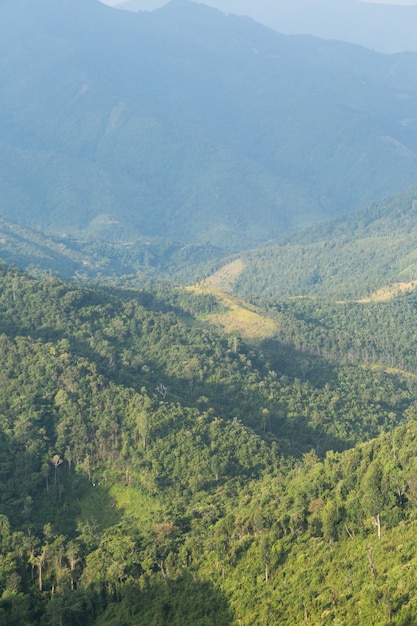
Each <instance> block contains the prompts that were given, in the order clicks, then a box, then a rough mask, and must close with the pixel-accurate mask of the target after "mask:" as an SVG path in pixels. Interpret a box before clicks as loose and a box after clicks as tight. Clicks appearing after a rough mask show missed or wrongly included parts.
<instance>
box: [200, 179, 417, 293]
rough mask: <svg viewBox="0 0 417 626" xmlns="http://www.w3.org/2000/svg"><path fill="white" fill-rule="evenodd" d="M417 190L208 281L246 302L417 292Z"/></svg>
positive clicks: (301, 235) (263, 251)
mask: <svg viewBox="0 0 417 626" xmlns="http://www.w3.org/2000/svg"><path fill="white" fill-rule="evenodd" d="M416 247H417V189H416V188H415V187H413V188H410V189H409V190H407V191H406V192H403V193H400V194H396V195H394V196H389V197H387V198H385V199H383V200H379V201H376V202H373V203H371V204H370V205H368V206H366V207H365V208H364V209H361V210H359V211H356V212H353V213H351V214H349V215H346V216H341V217H338V218H335V219H334V220H330V221H327V222H322V223H319V224H317V225H316V226H313V227H311V228H309V229H306V230H304V231H301V232H298V233H293V234H289V235H287V236H285V237H282V238H281V239H280V240H279V241H277V242H272V243H270V244H268V245H266V246H263V247H260V248H258V249H254V250H251V251H249V252H247V253H245V254H243V255H239V256H238V257H237V258H234V259H233V261H231V262H230V263H227V264H225V265H224V266H223V267H222V268H220V269H219V270H218V271H217V272H215V273H214V274H213V275H212V276H210V277H209V278H208V279H207V283H208V284H211V285H215V286H216V287H217V288H220V289H224V290H226V291H228V292H229V293H235V294H239V295H240V296H241V297H246V298H249V297H250V298H253V297H255V298H257V297H261V298H262V297H267V298H272V299H277V298H281V297H283V296H307V295H309V296H320V297H324V298H331V299H334V298H336V299H340V300H343V299H364V298H368V299H369V298H371V299H379V300H383V299H389V298H390V297H392V296H394V295H398V294H400V293H407V292H410V291H413V290H414V289H415V288H416V285H417V283H416V277H417V265H416Z"/></svg>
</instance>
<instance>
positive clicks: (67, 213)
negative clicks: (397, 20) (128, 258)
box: [0, 0, 417, 252]
mask: <svg viewBox="0 0 417 626" xmlns="http://www.w3.org/2000/svg"><path fill="white" fill-rule="evenodd" d="M22 16H24V19H23V17H22ZM0 52H1V56H2V58H3V61H4V62H3V63H2V64H1V66H0V85H1V87H0V96H1V99H0V101H1V118H0V119H1V121H0V130H1V135H0V136H1V141H0V156H1V159H2V163H3V167H2V171H1V173H0V178H1V180H0V184H1V189H2V194H1V202H0V211H1V215H2V217H3V218H4V219H6V220H9V221H13V222H14V223H17V224H20V225H21V226H25V227H30V228H32V229H40V230H42V231H47V232H48V233H49V234H54V235H56V234H59V235H63V234H64V233H66V234H76V235H77V236H78V235H80V233H81V234H82V235H83V237H99V238H101V239H102V240H105V241H108V242H113V243H114V242H116V243H120V242H123V243H135V242H136V241H139V240H140V241H147V240H149V238H153V237H162V238H163V239H165V240H175V241H181V242H184V243H186V244H188V243H209V244H211V245H215V246H220V247H223V248H224V249H225V251H229V252H230V251H231V250H239V249H242V248H244V247H249V246H251V245H255V244H258V243H260V242H262V241H266V240H268V239H270V238H271V237H276V236H278V235H280V234H281V233H282V232H285V231H287V230H288V229H291V228H294V227H301V226H304V225H306V224H310V223H312V222H315V221H318V220H319V219H321V218H325V217H329V216H332V215H335V214H337V213H339V212H344V211H348V210H352V209H354V208H357V207H359V206H362V205H363V204H364V203H365V202H367V201H370V200H372V199H375V198H377V197H380V196H382V195H385V194H387V193H391V192H393V191H396V190H400V189H403V188H404V187H406V186H407V185H409V184H412V183H416V182H417V157H416V149H417V134H416V115H415V111H416V99H417V94H416V91H415V87H414V75H415V67H416V60H417V56H415V55H399V56H396V57H392V58H391V57H385V56H383V55H378V54H375V53H372V52H369V51H366V50H364V49H362V48H359V47H355V46H349V45H344V44H338V43H330V42H323V41H320V40H316V39H313V38H308V37H287V36H283V35H279V34H277V33H275V32H274V31H272V30H269V29H266V28H264V27H262V26H261V25H258V24H256V23H254V22H252V21H251V20H248V19H245V18H238V17H234V16H225V15H224V14H222V13H221V12H219V11H216V10H214V9H211V8H208V7H205V6H202V5H196V4H193V3H190V2H187V1H185V0H175V1H174V2H171V3H169V4H168V5H166V6H165V7H164V8H162V9H160V10H158V11H154V12H152V13H143V14H137V15H133V14H128V13H127V12H123V11H117V10H115V9H112V8H110V7H106V6H104V5H102V4H101V3H99V2H96V1H95V0H82V1H81V0H72V1H71V2H70V1H69V0H53V1H52V0H37V1H36V2H33V1H29V0H17V1H15V0H14V1H13V2H12V1H11V0H4V1H3V2H2V3H1V6H0Z"/></svg>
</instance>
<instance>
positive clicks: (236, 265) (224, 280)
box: [203, 259, 245, 292]
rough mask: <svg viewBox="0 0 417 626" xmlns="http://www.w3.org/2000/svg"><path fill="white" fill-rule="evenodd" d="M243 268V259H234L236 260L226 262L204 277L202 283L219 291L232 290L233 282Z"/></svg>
mask: <svg viewBox="0 0 417 626" xmlns="http://www.w3.org/2000/svg"><path fill="white" fill-rule="evenodd" d="M244 269H245V262H244V261H243V259H236V261H232V263H228V264H227V265H225V266H224V267H222V268H221V269H219V270H218V271H217V272H215V273H214V274H213V275H212V276H209V277H208V278H206V280H205V281H204V283H203V284H204V285H206V286H208V287H214V288H215V289H220V290H221V291H227V292H228V291H233V288H234V286H235V283H236V281H237V279H238V278H239V276H240V274H241V273H242V272H243V270H244Z"/></svg>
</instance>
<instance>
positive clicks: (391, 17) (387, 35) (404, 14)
mask: <svg viewBox="0 0 417 626" xmlns="http://www.w3.org/2000/svg"><path fill="white" fill-rule="evenodd" d="M196 1H198V2H202V3H203V4H206V5H209V6H212V7H215V8H217V9H220V10H221V11H224V12H225V13H233V14H235V15H247V16H249V17H251V18H253V19H255V20H256V21H258V22H260V23H261V24H264V25H265V26H268V27H269V28H274V29H275V30H277V31H278V32H280V33H285V34H287V35H296V34H310V35H315V36H316V37H321V38H323V39H335V40H340V41H346V42H349V43H355V44H359V45H362V46H365V47H367V48H371V49H373V50H378V51H380V52H384V53H394V52H404V51H411V50H413V51H416V49H417V44H416V41H417V26H416V24H417V6H402V5H398V4H394V3H393V4H389V3H383V4H382V3H381V4H379V3H367V2H363V1H358V0H338V2H337V3H336V2H332V0H293V1H292V2H287V3H285V2H274V1H273V0H257V2H253V0H196ZM113 4H115V3H114V2H113ZM164 4H166V1H164V0H127V1H125V2H119V3H118V4H117V8H120V9H125V10H130V11H139V10H152V9H155V8H158V7H160V6H162V5H164Z"/></svg>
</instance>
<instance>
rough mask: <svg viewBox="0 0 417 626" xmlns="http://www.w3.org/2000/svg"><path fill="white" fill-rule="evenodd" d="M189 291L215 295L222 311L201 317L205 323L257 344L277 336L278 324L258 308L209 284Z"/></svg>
mask: <svg viewBox="0 0 417 626" xmlns="http://www.w3.org/2000/svg"><path fill="white" fill-rule="evenodd" d="M189 289H190V290H192V291H194V293H197V294H198V293H210V294H213V295H214V296H215V297H216V298H217V300H218V302H219V307H220V310H219V311H216V312H215V313H210V314H208V315H204V316H203V317H201V318H200V319H201V320H202V321H203V322H205V323H209V324H211V325H214V326H217V327H220V328H222V330H223V331H224V332H225V333H227V334H229V333H232V332H237V333H239V335H240V336H241V337H242V338H243V339H245V340H247V341H255V342H256V341H260V340H262V339H266V338H268V337H272V336H273V335H274V334H275V332H276V329H277V323H276V322H275V321H274V320H272V319H270V318H269V317H266V316H265V315H263V314H262V313H261V311H260V309H258V308H257V307H255V306H252V305H251V304H248V303H247V302H244V301H243V300H239V299H238V298H234V297H232V296H229V295H227V294H225V293H224V292H222V291H219V290H218V289H216V288H214V287H212V286H209V285H207V283H204V284H201V285H197V286H195V287H189Z"/></svg>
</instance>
